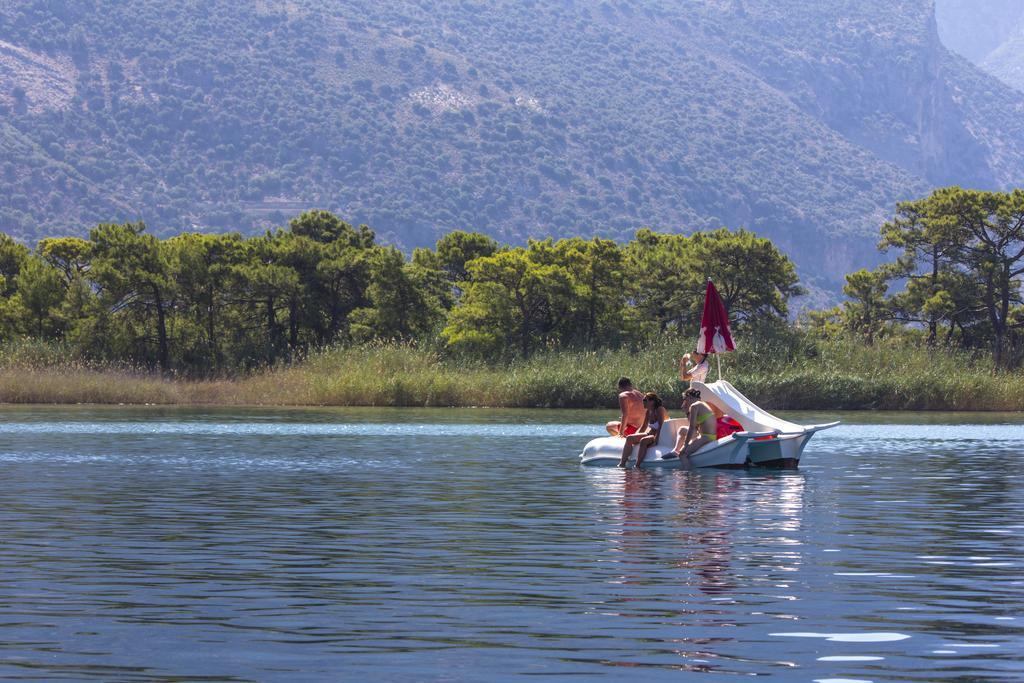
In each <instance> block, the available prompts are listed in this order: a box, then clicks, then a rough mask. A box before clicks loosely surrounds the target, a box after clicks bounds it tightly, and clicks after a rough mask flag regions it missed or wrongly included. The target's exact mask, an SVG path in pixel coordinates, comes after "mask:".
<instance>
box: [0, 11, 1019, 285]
mask: <svg viewBox="0 0 1024 683" xmlns="http://www.w3.org/2000/svg"><path fill="white" fill-rule="evenodd" d="M0 108H2V109H3V112H2V114H3V115H2V118H0V155H2V156H0V178H2V179H3V183H2V184H0V230H3V231H5V232H8V233H9V234H13V235H15V236H17V237H18V238H20V239H23V240H26V241H33V240H34V239H36V238H38V237H40V236H44V235H50V234H68V233H69V232H78V233H80V234H84V233H85V232H86V231H87V230H88V228H89V227H91V226H93V225H95V224H96V223H99V222H109V221H125V220H144V221H146V222H147V224H148V225H149V226H150V229H151V230H153V231H155V232H157V233H158V234H163V235H168V234H175V233H178V232H180V231H181V230H183V229H195V228H201V229H212V230H227V229H239V230H243V231H252V230H257V229H261V228H264V227H268V226H270V225H275V224H278V225H279V224H283V223H284V222H286V221H287V219H288V218H290V217H292V216H294V215H297V214H298V213H300V211H301V210H303V209H306V208H314V207H318V208H325V209H330V210H332V211H335V212H336V213H338V214H340V215H342V216H344V217H345V218H346V219H348V220H350V221H352V222H355V223H360V222H366V223H369V224H370V225H371V226H372V227H373V228H374V229H375V230H376V232H377V233H378V235H380V236H381V238H382V239H383V240H384V241H387V242H390V243H393V244H397V245H399V246H401V247H404V248H411V247H413V246H417V245H423V244H430V243H433V242H434V240H435V239H436V238H437V236H438V235H439V234H441V233H443V232H446V231H449V230H452V229H472V230H480V231H483V232H486V233H488V234H491V235H494V236H495V237H497V238H499V239H502V240H505V241H510V242H518V241H522V240H524V239H525V238H526V237H528V236H535V237H536V236H547V235H553V236H566V235H574V234H582V235H586V236H590V235H599V236H605V237H616V238H624V237H628V236H630V235H632V234H633V232H634V231H635V230H636V229H637V228H639V227H643V226H650V227H653V228H656V229H659V230H665V231H681V232H692V231H694V230H698V229H708V228H715V227H719V226H721V225H728V226H730V227H746V228H749V229H752V230H755V231H756V232H758V233H759V234H762V235H765V236H767V237H770V238H772V239H773V240H774V241H775V243H776V244H778V245H779V246H780V247H781V248H782V249H783V250H785V251H786V252H788V253H789V254H791V255H792V256H793V258H794V260H795V261H796V263H797V265H798V267H799V268H800V271H801V274H802V275H803V276H804V278H805V280H806V281H809V282H810V283H812V284H813V283H815V282H817V283H819V284H822V285H824V286H827V287H832V288H838V286H839V285H840V283H841V281H842V274H844V273H846V272H849V271H850V270H852V269H854V268H856V267H858V266H861V265H866V264H868V263H871V262H873V261H876V260H877V258H878V256H877V254H876V252H875V241H876V237H875V236H876V235H877V230H878V226H879V225H880V224H881V222H882V221H883V220H884V219H885V217H886V216H889V215H891V213H892V210H893V207H894V206H895V202H896V201H897V200H900V199H909V198H912V197H915V196H919V195H921V194H922V193H923V192H926V191H927V189H929V188H930V187H931V186H933V185H936V184H948V183H961V184H964V185H970V186H977V187H992V188H1006V187H1010V186H1013V185H1016V184H1020V183H1021V182H1022V181H1024V94H1021V93H1017V92H1016V91H1014V90H1012V89H1010V88H1009V87H1006V86H1004V85H1003V84H1001V83H999V82H997V81H996V80H995V79H993V78H991V77H989V76H987V75H986V74H984V73H982V72H981V71H980V70H978V69H976V68H974V67H973V66H971V65H969V64H968V63H967V62H966V61H964V60H963V59H961V58H959V57H955V56H953V55H952V54H950V53H949V52H947V51H946V50H945V48H943V47H942V45H941V43H940V42H939V40H938V34H937V31H936V27H935V21H934V16H933V14H932V5H931V2H929V1H928V0H899V1H897V2H888V1H887V2H883V1H882V0H868V1H865V2H860V3H849V2H841V1H840V0H827V1H823V2H815V3H807V2H804V1H803V0H691V1H689V2H683V3H679V2H670V1H669V0H648V1H646V2H641V1H639V0H617V1H611V0H610V1H608V2H600V3H597V2H554V1H553V0H536V1H532V2H531V1H527V2H524V1H522V0H515V1H512V0H507V1H505V0H499V1H495V2H473V1H470V0H465V1H463V2H426V1H423V0H420V1H414V0H396V1H394V2H386V3H379V2H370V1H369V0H347V1H346V2H344V3H335V2H327V1H326V0H289V1H288V2H279V1H277V0H260V1H258V2H252V3H245V2H243V3H237V2H227V1H226V0H211V1H210V2H204V3H191V2H181V1H180V0H167V1H163V2H156V1H155V0H131V1H127V2H126V1H116V2H115V1H114V0H91V1H82V2H72V3H55V2H51V1H50V0H33V1H29V2H19V3H5V4H3V5H0Z"/></svg>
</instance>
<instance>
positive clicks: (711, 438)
mask: <svg viewBox="0 0 1024 683" xmlns="http://www.w3.org/2000/svg"><path fill="white" fill-rule="evenodd" d="M683 410H685V411H686V414H687V416H689V418H690V419H689V421H688V422H687V424H686V426H685V427H680V428H679V431H678V432H677V434H676V445H675V446H674V447H673V448H672V453H677V454H678V455H679V457H680V458H681V459H683V460H686V459H689V457H690V456H691V455H693V454H694V453H696V452H697V451H699V450H700V449H701V448H703V447H704V446H706V445H708V444H709V443H714V442H715V441H718V420H717V419H716V418H715V413H714V411H712V410H711V406H709V405H708V404H707V403H705V402H704V401H702V400H700V391H699V390H697V389H687V390H686V393H685V394H683ZM672 453H666V454H665V456H664V458H665V459H668V458H671V457H672Z"/></svg>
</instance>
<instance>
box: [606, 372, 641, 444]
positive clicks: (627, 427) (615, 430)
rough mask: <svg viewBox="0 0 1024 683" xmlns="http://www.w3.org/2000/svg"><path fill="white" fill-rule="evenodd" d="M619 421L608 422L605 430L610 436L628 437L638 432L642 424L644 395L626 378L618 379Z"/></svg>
mask: <svg viewBox="0 0 1024 683" xmlns="http://www.w3.org/2000/svg"><path fill="white" fill-rule="evenodd" d="M619 412H620V415H619V419H618V420H615V421H612V422H609V423H608V424H606V425H605V429H607V430H608V433H609V434H611V435H612V436H629V435H630V434H636V433H637V432H638V431H639V430H640V425H642V424H643V423H644V415H645V414H646V412H647V411H646V410H645V409H644V395H643V394H642V393H641V392H640V390H639V389H636V388H635V387H634V386H633V381H632V380H630V379H629V378H628V377H620V378H619Z"/></svg>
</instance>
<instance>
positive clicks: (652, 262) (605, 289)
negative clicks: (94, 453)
mask: <svg viewBox="0 0 1024 683" xmlns="http://www.w3.org/2000/svg"><path fill="white" fill-rule="evenodd" d="M708 277H712V278H714V279H715V281H716V282H717V283H718V286H719V288H720V290H721V292H722V295H723V298H724V299H725V302H726V305H727V306H728V307H729V309H730V311H731V312H732V316H733V320H734V322H735V324H737V325H739V326H740V327H744V326H746V327H754V326H758V325H761V326H764V325H769V326H770V325H778V324H784V323H785V320H786V317H787V315H788V307H787V306H788V301H789V299H790V298H791V297H792V296H793V295H796V294H799V293H801V292H802V290H801V288H800V287H799V285H798V282H797V276H796V272H795V269H794V267H793V264H792V262H791V261H790V260H789V259H788V258H787V257H786V256H785V255H783V254H782V253H780V252H779V251H778V249H776V248H775V247H774V246H773V245H772V244H771V242H770V241H768V240H766V239H763V238H759V237H757V236H755V235H754V234H752V233H750V232H747V231H745V230H738V231H730V230H726V229H720V230H716V231H712V232H704V233H697V234H695V235H693V236H683V235H668V234H659V233H655V232H652V231H650V230H640V231H639V232H637V233H636V237H635V239H633V240H632V241H630V242H628V243H626V244H619V243H617V242H614V241H612V240H606V239H600V238H594V239H590V240H584V239H581V238H571V239H561V240H552V239H547V240H535V241H530V242H529V243H528V244H527V245H526V246H519V247H512V246H508V245H502V244H499V243H498V242H496V241H495V240H493V239H492V238H490V237H487V236H485V235H482V234H479V233H471V232H461V231H457V232H452V233H449V234H447V235H445V236H444V237H443V238H441V239H440V240H439V241H438V242H437V244H436V247H435V248H433V249H427V248H421V249H416V250H415V251H414V252H413V253H412V255H411V258H406V257H405V255H403V254H402V253H401V252H400V251H398V250H397V249H395V248H394V247H389V246H383V245H380V244H378V243H377V242H376V239H375V235H374V233H373V231H372V230H370V229H369V228H368V227H366V226H360V227H358V228H357V227H353V226H351V225H349V224H347V223H345V222H344V221H342V220H341V219H339V218H338V217H337V216H334V215H332V214H330V213H328V212H324V211H311V212H306V213H303V214H302V215H300V216H299V217H297V218H295V219H293V220H292V221H291V222H290V223H289V225H288V226H287V227H286V228H281V229H277V230H273V231H269V232H267V233H265V234H262V235H258V236H254V237H243V236H242V235H240V234H237V233H228V234H199V233H184V234H181V235H177V236H174V237H171V238H168V239H158V238H157V237H155V236H153V235H151V234H148V233H147V232H146V229H145V226H144V225H142V224H139V223H126V224H120V225H119V224H102V225H98V226H97V227H95V228H94V229H92V230H91V231H90V233H89V236H88V238H87V239H84V238H79V237H59V238H47V239H43V240H41V241H40V242H39V243H38V245H37V246H36V248H35V249H29V248H28V247H26V246H24V245H22V244H20V243H18V242H17V241H15V240H14V239H12V238H11V237H9V236H7V235H0V335H2V338H3V339H4V340H10V339H12V338H15V337H31V338H36V339H42V340H59V341H61V342H62V343H64V344H66V345H67V346H68V347H69V348H70V349H71V352H72V353H74V354H75V355H76V356H77V357H81V358H85V359H96V360H113V361H126V362H130V363H132V364H135V365H140V366H147V367H154V368H159V369H161V370H163V371H178V372H184V373H189V374H218V373H226V372H232V371H236V370H239V369H245V368H249V367H253V366H261V365H273V364H276V363H279V362H282V361H290V360H294V359H296V358H301V357H303V356H304V355H305V354H306V353H307V352H308V351H309V350H310V349H314V348H320V347H324V346H327V345H331V344H337V343H342V344H345V343H361V342H366V341H370V340H398V341H420V342H423V343H429V344H442V345H443V346H444V347H445V349H448V350H450V351H451V352H453V353H463V354H469V355H474V356H481V357H509V356H513V355H517V356H529V355H531V354H533V353H535V352H536V351H538V350H541V349H553V348H579V349H594V348H600V347H609V346H617V345H621V344H624V343H627V342H631V341H635V340H642V339H649V338H651V336H653V335H658V334H664V333H671V332H683V331H689V330H693V329H695V328H696V325H697V322H698V321H699V317H700V312H701V305H702V299H701V294H702V292H703V284H704V282H705V280H706V278H708Z"/></svg>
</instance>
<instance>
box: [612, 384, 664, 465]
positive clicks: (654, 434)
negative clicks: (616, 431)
mask: <svg viewBox="0 0 1024 683" xmlns="http://www.w3.org/2000/svg"><path fill="white" fill-rule="evenodd" d="M644 408H645V409H646V411H647V412H645V413H644V423H643V424H642V425H641V426H640V429H639V431H637V433H636V434H633V435H631V436H628V437H626V445H624V446H623V447H622V458H620V459H619V467H625V466H626V463H627V462H628V461H629V454H630V453H632V452H633V446H636V445H637V444H639V446H640V448H639V450H637V452H636V466H637V467H640V465H642V464H643V462H644V457H646V455H647V449H648V448H650V447H651V446H653V445H654V444H656V443H658V437H659V436H661V428H662V427H664V426H665V422H666V421H667V420H668V411H667V410H665V406H664V405H663V404H662V401H661V399H660V398H658V395H657V394H656V393H654V392H653V391H649V392H647V393H646V394H644Z"/></svg>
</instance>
